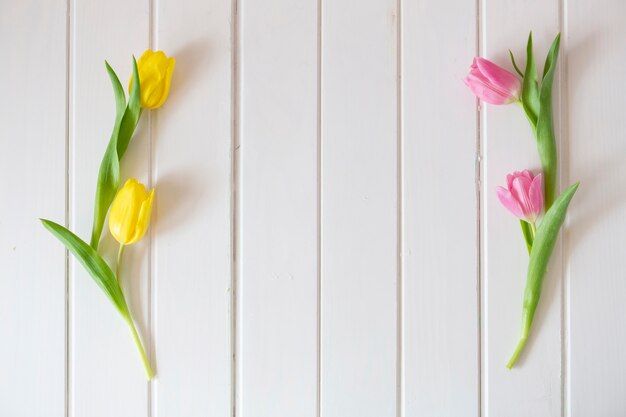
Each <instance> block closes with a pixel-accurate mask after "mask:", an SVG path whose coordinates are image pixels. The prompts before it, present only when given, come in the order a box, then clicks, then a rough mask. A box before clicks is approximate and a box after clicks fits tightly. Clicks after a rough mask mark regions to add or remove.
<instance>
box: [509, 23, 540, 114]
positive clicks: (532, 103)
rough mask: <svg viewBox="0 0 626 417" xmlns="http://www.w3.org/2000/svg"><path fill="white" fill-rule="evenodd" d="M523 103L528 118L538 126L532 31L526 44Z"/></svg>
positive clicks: (537, 91)
mask: <svg viewBox="0 0 626 417" xmlns="http://www.w3.org/2000/svg"><path fill="white" fill-rule="evenodd" d="M511 56H512V54H511ZM522 105H523V107H524V111H525V112H526V116H528V120H530V123H531V124H532V125H533V126H536V125H537V118H538V115H539V107H540V106H539V86H538V84H537V66H536V65H535V56H534V54H533V33H532V32H530V34H529V35H528V43H527V44H526V70H525V71H524V81H523V83H522Z"/></svg>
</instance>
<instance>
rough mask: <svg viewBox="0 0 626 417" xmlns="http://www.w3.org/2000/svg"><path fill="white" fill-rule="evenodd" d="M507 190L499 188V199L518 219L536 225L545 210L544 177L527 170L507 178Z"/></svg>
mask: <svg viewBox="0 0 626 417" xmlns="http://www.w3.org/2000/svg"><path fill="white" fill-rule="evenodd" d="M506 181H507V188H504V187H497V189H496V191H497V193H498V199H500V202H501V203H502V205H503V206H504V207H506V208H507V210H509V211H510V212H511V213H513V215H515V216H516V217H518V218H520V219H522V220H525V221H527V222H528V223H532V224H534V223H535V221H537V218H538V217H539V215H540V214H541V211H542V210H543V175H542V174H538V175H537V176H533V174H532V172H530V171H528V170H525V171H522V172H514V173H512V174H509V175H507V176H506Z"/></svg>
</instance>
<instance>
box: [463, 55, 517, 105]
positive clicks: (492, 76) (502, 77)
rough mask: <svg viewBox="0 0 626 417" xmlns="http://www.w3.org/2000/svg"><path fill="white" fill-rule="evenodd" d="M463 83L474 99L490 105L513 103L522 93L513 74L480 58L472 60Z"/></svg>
mask: <svg viewBox="0 0 626 417" xmlns="http://www.w3.org/2000/svg"><path fill="white" fill-rule="evenodd" d="M463 81H464V82H465V85H467V86H468V87H469V89H470V90H472V93H474V95H475V96H476V97H478V98H479V99H481V100H483V101H486V102H487V103H490V104H510V103H514V102H516V101H517V100H519V98H520V94H521V91H522V83H521V82H520V80H519V79H518V78H517V77H516V76H515V74H512V73H510V72H509V71H507V70H505V69H504V68H502V67H499V66H497V65H496V64H494V63H493V62H491V61H489V60H486V59H484V58H481V57H476V58H474V62H473V63H472V66H471V71H470V73H469V74H468V75H467V77H465V79H464V80H463Z"/></svg>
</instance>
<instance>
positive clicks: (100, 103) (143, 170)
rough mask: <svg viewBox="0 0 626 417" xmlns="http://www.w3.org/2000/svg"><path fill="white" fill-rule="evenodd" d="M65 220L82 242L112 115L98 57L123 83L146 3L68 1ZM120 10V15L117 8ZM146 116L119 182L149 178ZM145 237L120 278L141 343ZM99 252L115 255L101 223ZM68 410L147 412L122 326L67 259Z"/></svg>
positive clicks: (139, 43) (140, 37)
mask: <svg viewBox="0 0 626 417" xmlns="http://www.w3.org/2000/svg"><path fill="white" fill-rule="evenodd" d="M71 7H72V10H71V12H72V26H71V35H72V46H71V48H72V52H71V55H72V68H71V73H72V80H71V83H72V85H71V91H72V96H71V138H70V141H71V147H72V148H71V158H72V159H71V162H70V168H71V172H70V180H71V183H70V190H71V195H70V213H71V219H70V225H71V228H72V230H74V231H75V232H76V233H77V234H78V235H79V236H81V237H83V238H84V239H85V240H87V241H89V236H90V233H91V224H92V219H93V204H94V195H95V190H96V188H95V187H96V179H97V175H98V167H99V165H100V161H101V159H102V156H103V154H104V150H105V148H106V146H107V143H108V140H109V135H110V132H111V129H112V127H113V120H114V117H115V104H114V101H113V91H112V88H111V83H110V81H109V77H108V76H107V73H106V70H105V67H104V60H105V59H106V60H108V62H109V63H110V64H111V66H112V67H113V68H114V69H115V70H116V72H117V74H118V76H119V77H120V80H121V81H122V84H123V85H124V86H126V84H127V82H128V81H127V80H128V79H129V76H130V73H131V68H132V55H133V54H135V56H139V55H140V54H141V53H142V52H143V50H144V49H146V48H147V47H148V45H149V23H150V22H149V3H148V2H146V1H140V0H133V1H125V0H112V1H108V2H99V1H94V0H74V1H73V3H72V5H71ZM122 11H123V12H122ZM146 113H147V112H144V116H143V117H142V121H141V122H140V126H139V128H138V131H137V133H136V134H135V137H134V139H133V140H132V142H131V143H130V146H129V148H128V151H127V153H126V155H125V156H124V159H123V161H122V164H121V167H122V181H125V179H126V178H128V177H137V178H138V179H139V180H140V181H142V182H144V183H145V182H146V181H147V180H148V179H149V166H150V137H149V132H148V129H146V127H147V126H146V123H145V122H146V119H147V117H146ZM149 247H150V245H149V239H144V240H143V241H141V242H139V243H137V244H134V245H132V246H129V247H128V248H127V249H126V252H125V256H124V262H125V267H124V268H123V270H122V281H123V283H124V285H123V287H124V290H125V293H126V294H127V299H128V300H129V304H130V307H131V310H132V312H133V314H134V316H135V318H136V319H137V321H138V325H139V332H140V333H141V334H142V336H143V337H144V340H146V341H149V337H150V334H149V331H148V330H149V328H148V325H149V310H148V300H149V291H148V290H149V261H148V260H149V258H148V256H149ZM101 249H102V250H103V251H104V253H105V254H106V256H107V258H108V259H109V260H113V259H115V253H116V251H117V242H115V240H114V239H113V238H112V237H111V235H110V233H109V232H108V227H105V231H104V233H103V240H102V243H101ZM70 268H71V287H70V291H71V311H70V319H71V331H70V341H71V347H70V358H71V366H70V376H69V379H70V384H71V385H70V404H69V407H70V415H72V416H75V417H81V416H90V417H98V416H112V415H115V416H118V417H123V416H128V417H131V416H132V417H140V416H145V415H147V413H148V383H147V381H146V376H145V374H144V370H143V367H142V364H141V360H140V357H139V354H138V352H137V350H136V348H135V345H134V343H133V340H132V338H131V336H130V333H129V331H128V328H127V326H126V324H125V323H124V321H123V320H122V319H121V318H120V317H119V315H118V313H117V312H116V311H115V309H114V308H113V306H112V305H111V303H110V301H109V300H108V299H107V298H106V297H105V296H104V294H103V293H102V291H101V290H100V288H98V287H97V286H96V285H95V284H94V282H93V281H92V279H91V278H90V277H89V275H88V274H87V273H86V272H85V271H84V269H83V268H82V267H81V265H80V264H79V263H78V262H77V261H76V260H75V259H74V258H72V260H71V264H70Z"/></svg>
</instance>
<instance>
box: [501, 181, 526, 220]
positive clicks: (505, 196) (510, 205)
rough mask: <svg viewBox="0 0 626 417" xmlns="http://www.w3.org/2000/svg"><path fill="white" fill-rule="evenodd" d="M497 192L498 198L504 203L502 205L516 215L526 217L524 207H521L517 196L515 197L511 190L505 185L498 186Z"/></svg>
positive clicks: (521, 217)
mask: <svg viewBox="0 0 626 417" xmlns="http://www.w3.org/2000/svg"><path fill="white" fill-rule="evenodd" d="M496 193H497V194H498V199H499V200H500V203H502V205H503V206H504V207H505V208H506V209H507V210H508V211H510V212H511V213H513V215H514V216H515V217H518V218H520V219H524V218H525V217H524V213H523V212H522V208H521V207H520V205H519V203H518V202H517V200H516V199H515V197H513V194H511V193H510V192H509V190H507V189H506V188H504V187H496Z"/></svg>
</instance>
